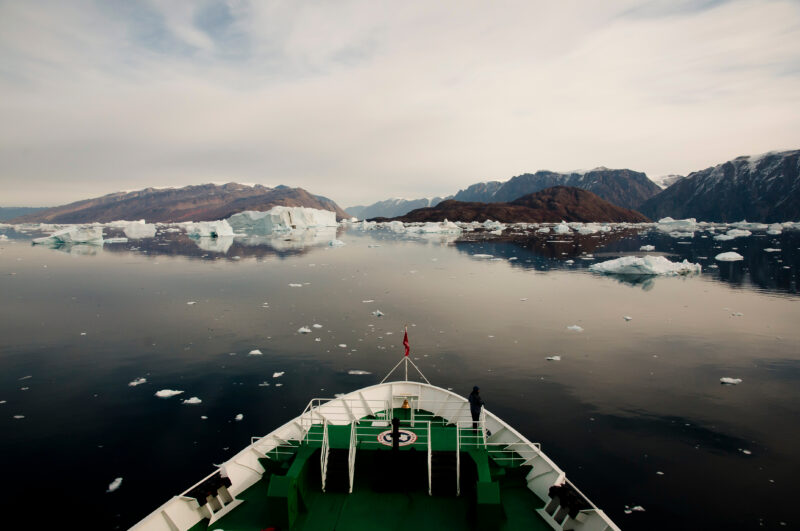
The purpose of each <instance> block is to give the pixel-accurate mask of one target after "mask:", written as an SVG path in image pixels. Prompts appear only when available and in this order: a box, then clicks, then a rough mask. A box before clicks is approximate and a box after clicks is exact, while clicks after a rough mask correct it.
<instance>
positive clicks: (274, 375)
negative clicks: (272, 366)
mask: <svg viewBox="0 0 800 531" xmlns="http://www.w3.org/2000/svg"><path fill="white" fill-rule="evenodd" d="M284 374H286V371H281V372H273V373H272V377H273V378H280V377H281V376H283V375H284Z"/></svg>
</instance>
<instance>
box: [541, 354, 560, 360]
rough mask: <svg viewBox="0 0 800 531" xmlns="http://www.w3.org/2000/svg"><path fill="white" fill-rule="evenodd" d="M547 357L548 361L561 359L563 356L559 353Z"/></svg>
mask: <svg viewBox="0 0 800 531" xmlns="http://www.w3.org/2000/svg"><path fill="white" fill-rule="evenodd" d="M545 359H546V360H547V361H561V356H558V355H556V356H547V357H546V358H545Z"/></svg>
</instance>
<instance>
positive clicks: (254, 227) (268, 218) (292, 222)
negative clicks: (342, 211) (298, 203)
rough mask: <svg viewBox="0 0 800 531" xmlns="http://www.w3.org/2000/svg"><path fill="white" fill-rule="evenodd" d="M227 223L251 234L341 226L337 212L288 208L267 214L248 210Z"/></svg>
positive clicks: (283, 207)
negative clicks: (337, 218)
mask: <svg viewBox="0 0 800 531" xmlns="http://www.w3.org/2000/svg"><path fill="white" fill-rule="evenodd" d="M227 222H228V223H229V224H230V226H231V227H233V228H234V229H235V230H237V231H239V232H247V233H251V234H272V233H273V232H287V231H290V230H293V229H308V228H315V227H337V226H338V225H339V224H338V223H336V212H333V211H331V210H320V209H316V208H306V207H287V206H275V207H272V208H271V209H270V210H268V211H266V212H255V211H252V210H246V211H244V212H240V213H238V214H234V215H233V216H231V217H229V218H228V220H227Z"/></svg>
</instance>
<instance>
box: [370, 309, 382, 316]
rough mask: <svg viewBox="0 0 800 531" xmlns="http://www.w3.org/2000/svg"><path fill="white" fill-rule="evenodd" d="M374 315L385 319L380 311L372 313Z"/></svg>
mask: <svg viewBox="0 0 800 531" xmlns="http://www.w3.org/2000/svg"><path fill="white" fill-rule="evenodd" d="M372 315H374V316H375V317H383V312H382V311H380V310H375V311H374V312H372Z"/></svg>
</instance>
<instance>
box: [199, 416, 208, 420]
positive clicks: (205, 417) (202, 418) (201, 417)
mask: <svg viewBox="0 0 800 531" xmlns="http://www.w3.org/2000/svg"><path fill="white" fill-rule="evenodd" d="M200 419H201V420H208V417H207V416H205V415H200Z"/></svg>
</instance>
